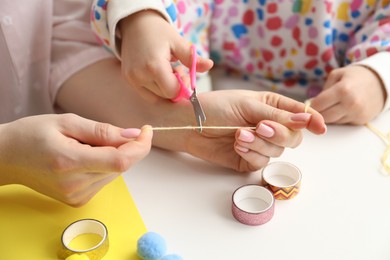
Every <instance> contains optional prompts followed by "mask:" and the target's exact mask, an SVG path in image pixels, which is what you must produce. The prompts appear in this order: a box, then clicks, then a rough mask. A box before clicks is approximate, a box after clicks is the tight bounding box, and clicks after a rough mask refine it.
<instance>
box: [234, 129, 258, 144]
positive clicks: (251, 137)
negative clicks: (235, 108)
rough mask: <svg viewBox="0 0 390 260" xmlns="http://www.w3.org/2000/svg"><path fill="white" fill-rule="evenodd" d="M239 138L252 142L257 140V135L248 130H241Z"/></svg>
mask: <svg viewBox="0 0 390 260" xmlns="http://www.w3.org/2000/svg"><path fill="white" fill-rule="evenodd" d="M238 140H240V141H243V142H246V143H252V142H253V141H254V140H255V136H254V135H253V134H252V133H251V132H249V131H247V130H241V131H240V135H239V136H238Z"/></svg>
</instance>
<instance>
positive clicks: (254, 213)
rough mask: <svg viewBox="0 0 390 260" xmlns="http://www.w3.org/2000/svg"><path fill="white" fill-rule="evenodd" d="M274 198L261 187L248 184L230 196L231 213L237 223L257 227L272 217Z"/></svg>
mask: <svg viewBox="0 0 390 260" xmlns="http://www.w3.org/2000/svg"><path fill="white" fill-rule="evenodd" d="M274 209H275V198H274V196H273V195H272V193H271V192H270V191H269V190H268V189H266V188H264V187H263V186H261V185H256V184H248V185H244V186H241V187H239V188H237V189H236V190H235V191H234V193H233V196H232V213H233V216H234V218H235V219H237V220H238V221H239V222H241V223H243V224H246V225H250V226H258V225H262V224H265V223H267V222H268V221H270V220H271V219H272V217H273V215H274Z"/></svg>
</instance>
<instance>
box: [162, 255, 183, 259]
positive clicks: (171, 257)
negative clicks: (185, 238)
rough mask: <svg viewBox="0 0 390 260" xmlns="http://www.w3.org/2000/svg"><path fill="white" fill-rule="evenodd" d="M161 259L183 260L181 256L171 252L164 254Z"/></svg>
mask: <svg viewBox="0 0 390 260" xmlns="http://www.w3.org/2000/svg"><path fill="white" fill-rule="evenodd" d="M161 260H183V258H182V257H181V256H179V255H175V254H172V255H166V256H164V257H163V258H161Z"/></svg>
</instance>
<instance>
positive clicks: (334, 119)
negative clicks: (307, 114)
mask: <svg viewBox="0 0 390 260" xmlns="http://www.w3.org/2000/svg"><path fill="white" fill-rule="evenodd" d="M385 98H386V92H385V89H384V87H383V85H382V83H381V81H380V79H379V77H378V76H377V75H376V74H375V73H374V72H373V71H371V70H370V69H368V68H366V67H364V66H356V65H354V66H347V67H344V68H341V69H336V70H334V71H332V72H331V73H330V75H329V77H328V79H327V81H326V82H325V86H324V90H323V91H322V92H321V93H320V94H319V95H318V96H317V97H315V98H313V99H312V100H311V106H312V107H313V108H314V109H315V110H317V111H318V112H320V113H321V114H322V115H323V117H324V119H325V122H326V123H334V124H356V125H362V124H365V123H367V122H369V121H371V120H372V119H373V118H375V117H376V116H377V115H378V114H379V113H380V112H381V111H382V109H383V106H384V103H385Z"/></svg>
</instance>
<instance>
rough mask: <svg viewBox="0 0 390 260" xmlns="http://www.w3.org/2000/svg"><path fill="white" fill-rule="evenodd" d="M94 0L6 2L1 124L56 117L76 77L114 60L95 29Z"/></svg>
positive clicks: (0, 57)
mask: <svg viewBox="0 0 390 260" xmlns="http://www.w3.org/2000/svg"><path fill="white" fill-rule="evenodd" d="M91 4H92V0H72V1H69V0H1V8H0V26H1V27H0V66H1V67H0V123H4V122H9V121H12V120H15V119H17V118H21V117H25V116H29V115H34V114H42V113H53V112H54V107H53V105H54V102H55V97H56V94H57V92H58V90H59V88H60V87H61V85H62V83H63V82H64V81H66V80H67V79H68V78H69V77H70V76H71V75H72V74H74V73H75V72H77V71H79V70H80V69H82V68H84V67H85V66H88V65H90V64H91V63H94V62H96V61H98V60H101V59H103V58H107V57H110V56H112V55H111V54H110V53H108V52H107V51H105V50H104V49H102V48H101V47H100V46H99V45H98V44H97V41H96V39H95V36H94V35H93V33H92V31H91V29H90V25H89V17H90V8H91Z"/></svg>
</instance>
